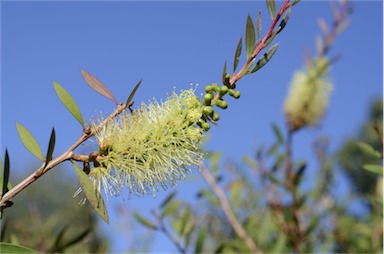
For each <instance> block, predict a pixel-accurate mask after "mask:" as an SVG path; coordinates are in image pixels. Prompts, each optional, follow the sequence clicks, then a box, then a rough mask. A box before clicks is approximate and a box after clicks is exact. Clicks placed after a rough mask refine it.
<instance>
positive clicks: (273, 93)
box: [1, 1, 383, 252]
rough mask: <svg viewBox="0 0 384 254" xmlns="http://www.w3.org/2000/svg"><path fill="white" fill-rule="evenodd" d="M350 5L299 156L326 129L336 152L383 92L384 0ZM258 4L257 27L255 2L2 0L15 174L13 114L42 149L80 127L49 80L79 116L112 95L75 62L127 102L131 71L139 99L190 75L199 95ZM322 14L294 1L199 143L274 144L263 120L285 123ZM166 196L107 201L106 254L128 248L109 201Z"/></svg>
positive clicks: (99, 108) (216, 146)
mask: <svg viewBox="0 0 384 254" xmlns="http://www.w3.org/2000/svg"><path fill="white" fill-rule="evenodd" d="M279 3H281V2H278V6H279ZM354 6H355V10H354V13H353V15H352V22H351V25H350V26H349V27H348V28H347V30H346V31H345V32H343V33H342V34H341V35H340V36H339V37H338V38H337V39H336V43H335V44H334V46H333V48H332V50H331V55H332V54H333V55H335V54H336V53H341V54H342V58H341V60H340V61H338V62H337V63H336V64H335V65H334V66H333V67H332V71H331V78H332V80H333V83H334V92H333V95H332V97H331V104H330V109H329V111H328V113H327V115H326V116H325V118H324V120H323V121H322V123H321V125H320V126H319V127H316V128H312V129H307V130H305V131H302V132H301V133H300V134H298V135H297V136H296V140H295V147H294V149H295V156H296V158H310V159H313V154H312V153H311V149H310V148H311V140H313V138H315V137H317V136H319V135H328V136H329V137H330V139H331V149H332V151H335V150H336V149H337V148H338V147H339V146H340V144H341V142H342V141H343V140H344V139H345V138H348V137H350V136H351V135H353V134H354V133H355V130H356V129H357V128H358V126H359V124H360V123H361V122H362V121H363V120H364V119H365V118H366V116H367V108H368V106H369V102H370V101H371V100H372V99H373V98H375V97H381V96H382V84H383V74H382V70H383V64H382V58H383V47H382V46H383V27H382V24H383V17H382V13H383V6H382V2H381V1H356V2H355V3H354ZM259 9H261V11H262V17H263V18H262V34H265V32H266V30H267V28H268V27H269V24H270V17H269V14H268V11H267V9H266V5H265V2H264V1H241V2H236V1H231V2H230V1H223V2H219V1H209V2H202V1H196V2H192V1H191V2H187V1H183V2H176V1H169V2H163V1H152V2H146V1H144V2H130V1H116V2H107V1H105V2H102V1H84V2H77V1H68V2H58V1H57V2H56V1H55V2H54V1H51V2H49V1H41V2H34V1H2V2H1V154H2V155H3V154H4V150H5V147H7V149H8V150H9V152H10V155H11V163H12V170H15V171H17V173H18V175H20V176H27V175H29V174H30V173H31V172H30V171H27V170H25V169H28V170H30V165H31V164H32V165H36V166H37V165H38V162H37V161H36V159H35V158H34V157H33V156H32V155H30V154H29V153H28V151H26V150H25V148H24V147H23V145H22V144H21V142H20V141H19V138H18V134H17V131H16V128H15V124H16V122H19V123H21V124H23V125H24V126H26V127H27V128H28V129H29V130H30V131H31V133H32V134H33V135H34V136H35V138H36V139H37V140H38V141H39V142H40V143H41V145H42V146H43V150H45V147H44V144H47V143H48V139H49V135H50V131H51V128H52V126H54V127H55V130H56V134H57V142H56V148H55V151H56V153H55V155H58V154H59V153H60V152H63V151H65V149H66V148H68V147H69V146H70V145H71V144H72V143H73V141H74V140H76V138H77V137H78V136H79V135H80V133H81V127H80V125H79V124H78V123H77V122H76V120H74V119H73V118H72V116H71V115H70V114H69V113H68V112H67V111H66V109H65V108H64V107H63V106H62V104H61V103H60V102H59V100H58V99H57V97H56V94H55V91H54V89H53V85H52V81H53V80H54V81H56V82H58V83H59V84H61V85H62V86H63V87H64V88H65V89H66V90H67V91H68V92H69V93H70V94H71V95H72V96H73V97H74V99H75V100H76V102H77V104H78V105H79V108H80V109H81V111H82V114H83V117H84V118H85V119H87V120H90V119H92V118H93V117H97V116H98V115H100V112H103V113H108V112H112V111H113V108H114V104H113V103H112V102H111V101H108V100H107V99H104V98H103V97H101V96H100V95H98V94H96V93H94V92H93V91H92V90H91V89H90V88H89V87H87V86H86V85H85V82H84V81H83V79H82V77H81V74H80V69H84V70H86V71H88V72H90V73H92V74H94V75H95V76H96V77H97V78H99V79H100V80H101V81H102V82H103V83H104V84H106V85H107V86H108V87H109V89H110V90H111V91H112V92H113V93H114V95H115V97H116V98H117V100H118V101H124V100H126V98H127V96H128V95H129V93H130V91H131V89H132V88H133V86H134V85H135V84H136V83H137V82H138V80H140V79H143V82H142V85H141V87H140V89H139V91H138V92H137V94H136V96H135V98H134V101H136V103H139V102H141V101H148V100H149V99H152V98H153V97H155V98H157V99H164V98H166V94H167V93H170V92H171V91H172V90H173V89H174V87H176V88H175V89H176V91H177V90H181V89H187V88H189V87H190V84H191V83H192V84H200V86H199V87H198V88H197V93H198V94H200V93H202V92H203V89H204V86H205V85H208V84H210V83H212V82H220V80H221V72H222V68H223V64H224V62H225V61H226V60H228V62H229V63H230V66H232V64H231V63H232V59H233V55H234V51H235V47H236V44H237V42H238V39H239V37H240V36H241V35H244V30H245V22H246V17H247V15H248V14H250V15H251V16H252V17H253V18H254V19H255V18H256V15H257V11H258V10H259ZM319 17H323V18H324V19H325V20H326V21H327V22H328V24H329V22H330V20H331V9H330V5H329V2H327V1H311V2H306V1H303V3H300V4H298V5H296V6H295V8H293V10H292V13H291V17H290V19H289V22H288V25H287V27H286V28H285V29H284V31H283V32H282V33H281V34H279V35H278V36H277V38H276V39H275V42H280V45H279V49H278V51H277V52H276V54H275V55H274V57H273V59H272V60H271V61H270V63H268V64H267V65H266V66H265V67H264V68H263V69H262V70H261V71H259V72H257V73H256V74H254V75H252V76H246V77H245V78H244V79H243V80H241V81H240V82H238V88H239V90H240V91H241V93H242V97H241V99H240V100H237V101H235V100H230V101H229V107H228V109H227V110H225V111H223V112H222V114H221V116H222V117H221V120H220V127H213V128H212V129H211V131H210V139H209V141H208V143H207V145H206V147H207V149H209V150H220V151H222V153H223V158H224V161H240V159H241V156H242V155H244V154H246V155H250V156H252V155H253V153H254V151H255V149H256V148H257V147H259V146H260V145H262V144H271V143H272V142H273V141H274V137H273V133H272V131H271V128H270V127H271V124H272V123H277V124H278V125H279V126H280V127H281V128H283V127H284V117H283V113H282V104H283V101H284V98H285V96H286V94H287V89H288V87H287V86H288V84H289V82H290V80H291V77H292V75H293V72H294V71H295V70H297V69H300V68H302V66H303V61H302V60H303V57H304V50H305V49H309V50H310V51H312V52H314V48H315V46H314V45H315V36H316V35H317V34H319V28H318V25H317V20H318V18H319ZM242 60H244V59H242ZM241 63H243V62H242V61H241V62H240V64H241ZM86 148H87V147H86V146H85V147H82V148H80V149H82V150H86ZM16 158H22V159H16ZM70 174H71V175H72V176H74V173H73V172H71V173H70ZM194 177H197V175H196V174H194ZM71 179H72V178H71ZM198 185H199V186H200V185H201V186H204V182H203V181H202V180H200V181H199V183H198ZM176 188H177V189H178V190H179V193H180V192H181V193H183V194H182V195H183V197H185V198H186V199H188V198H191V197H192V196H193V193H195V191H196V183H190V182H188V181H186V182H182V183H180V184H179V185H178V186H177V187H176ZM167 193H169V191H168V192H163V191H162V192H160V193H159V194H158V197H157V198H156V199H154V198H153V197H152V196H148V197H143V198H136V197H133V198H131V199H125V200H124V201H123V200H122V198H116V199H115V200H112V201H111V204H110V206H109V208H110V213H111V215H112V217H111V226H109V227H108V228H107V227H106V230H107V232H108V233H109V234H110V235H111V236H112V237H113V238H114V239H115V240H114V241H113V246H112V249H111V251H115V252H118V251H122V250H124V249H127V246H128V245H126V243H125V242H124V241H123V239H124V238H123V237H122V236H121V230H122V228H121V227H120V226H119V220H120V219H121V218H120V219H119V217H117V216H116V213H117V212H116V209H115V208H116V207H117V206H120V205H124V206H125V207H126V208H127V209H128V210H130V211H132V210H139V211H142V212H143V213H144V214H148V211H149V209H150V208H151V207H154V206H155V205H156V204H157V203H159V202H160V201H161V200H162V197H164V196H166V194H167ZM188 193H190V194H188ZM20 195H22V194H20ZM155 239H156V240H155V249H154V250H158V251H167V250H172V251H175V249H174V247H173V246H172V245H171V244H169V243H168V242H167V240H165V239H164V238H162V237H156V238H155Z"/></svg>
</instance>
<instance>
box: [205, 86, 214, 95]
mask: <svg viewBox="0 0 384 254" xmlns="http://www.w3.org/2000/svg"><path fill="white" fill-rule="evenodd" d="M212 89H213V88H212V86H206V87H205V91H206V92H207V93H209V92H211V91H212Z"/></svg>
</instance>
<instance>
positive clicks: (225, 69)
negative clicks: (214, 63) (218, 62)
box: [222, 61, 227, 85]
mask: <svg viewBox="0 0 384 254" xmlns="http://www.w3.org/2000/svg"><path fill="white" fill-rule="evenodd" d="M225 75H227V61H225V63H224V68H223V74H222V82H223V84H224V85H225Z"/></svg>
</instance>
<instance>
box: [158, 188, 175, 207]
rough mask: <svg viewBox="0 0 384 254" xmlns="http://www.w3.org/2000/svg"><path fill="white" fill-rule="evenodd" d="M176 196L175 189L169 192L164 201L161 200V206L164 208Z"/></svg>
mask: <svg viewBox="0 0 384 254" xmlns="http://www.w3.org/2000/svg"><path fill="white" fill-rule="evenodd" d="M175 196H176V192H175V191H173V192H171V194H169V195H168V197H167V198H166V199H165V200H164V201H163V202H161V204H160V206H159V207H160V208H164V207H165V206H166V205H167V204H168V203H169V202H170V201H171V200H172V199H173V198H174V197H175Z"/></svg>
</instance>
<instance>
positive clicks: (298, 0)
mask: <svg viewBox="0 0 384 254" xmlns="http://www.w3.org/2000/svg"><path fill="white" fill-rule="evenodd" d="M298 2H300V0H294V1H293V2H292V6H294V5H295V4H297V3H298Z"/></svg>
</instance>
